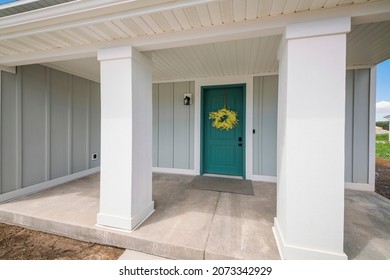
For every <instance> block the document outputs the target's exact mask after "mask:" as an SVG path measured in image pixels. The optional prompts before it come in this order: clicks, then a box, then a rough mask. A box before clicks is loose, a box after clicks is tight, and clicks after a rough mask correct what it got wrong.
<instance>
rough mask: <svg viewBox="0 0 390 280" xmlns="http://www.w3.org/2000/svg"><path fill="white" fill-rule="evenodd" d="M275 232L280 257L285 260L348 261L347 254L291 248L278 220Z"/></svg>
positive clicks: (275, 222) (275, 220) (275, 221)
mask: <svg viewBox="0 0 390 280" xmlns="http://www.w3.org/2000/svg"><path fill="white" fill-rule="evenodd" d="M272 231H273V232H274V236H275V240H276V244H277V246H278V250H279V254H280V257H281V258H282V259H283V260H347V259H348V257H347V255H346V254H345V253H334V252H324V251H319V250H314V249H310V248H304V247H297V246H291V245H288V244H286V242H285V241H284V238H283V233H282V232H281V230H280V227H279V223H278V220H277V218H275V219H274V226H273V227H272Z"/></svg>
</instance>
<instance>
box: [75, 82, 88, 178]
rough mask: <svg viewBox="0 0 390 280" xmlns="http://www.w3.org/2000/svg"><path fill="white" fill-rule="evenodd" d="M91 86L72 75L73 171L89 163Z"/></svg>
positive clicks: (81, 168) (82, 168) (83, 167)
mask: <svg viewBox="0 0 390 280" xmlns="http://www.w3.org/2000/svg"><path fill="white" fill-rule="evenodd" d="M88 91H89V88H88V81H87V80H85V79H83V78H80V77H76V76H72V128H73V129H72V172H73V173H76V172H79V171H82V170H85V169H88V165H89V148H88V146H89V141H87V139H88V134H89V133H88V131H89V127H88V120H89V104H88V103H89V93H88Z"/></svg>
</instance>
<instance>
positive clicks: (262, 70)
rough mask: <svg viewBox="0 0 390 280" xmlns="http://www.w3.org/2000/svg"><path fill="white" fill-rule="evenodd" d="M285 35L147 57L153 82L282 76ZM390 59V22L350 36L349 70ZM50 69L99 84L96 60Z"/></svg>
mask: <svg viewBox="0 0 390 280" xmlns="http://www.w3.org/2000/svg"><path fill="white" fill-rule="evenodd" d="M280 40H281V35H274V36H267V37H259V38H251V39H242V40H234V41H227V42H217V43H209V44H203V45H194V46H188V47H179V48H171V49H163V50H155V51H147V52H144V54H145V55H146V56H147V57H149V58H150V59H151V60H152V62H153V80H154V81H169V80H186V79H195V78H206V77H211V76H226V75H228V76H233V75H252V74H255V75H256V74H259V75H260V74H272V73H277V72H278V61H277V51H278V47H279V43H280ZM388 58H390V21H386V22H376V23H368V24H360V25H356V26H353V27H352V31H351V32H350V33H349V34H348V36H347V67H350V68H353V67H367V66H371V65H375V64H377V63H379V62H381V61H383V60H386V59H388ZM45 65H47V66H49V67H53V68H56V69H58V70H62V71H66V72H70V73H73V74H75V75H79V76H83V77H85V78H88V79H92V80H95V81H99V79H100V77H99V62H98V61H97V60H96V57H92V58H84V59H77V60H68V61H58V62H51V63H46V64H45Z"/></svg>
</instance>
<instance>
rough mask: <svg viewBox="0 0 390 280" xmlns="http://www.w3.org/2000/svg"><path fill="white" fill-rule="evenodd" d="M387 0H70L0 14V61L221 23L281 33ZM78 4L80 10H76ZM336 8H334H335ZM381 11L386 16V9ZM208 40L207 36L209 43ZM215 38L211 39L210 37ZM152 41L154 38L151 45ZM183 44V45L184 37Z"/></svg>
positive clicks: (89, 50) (136, 41) (84, 52)
mask: <svg viewBox="0 0 390 280" xmlns="http://www.w3.org/2000/svg"><path fill="white" fill-rule="evenodd" d="M57 1H59V2H64V1H62V0H57ZM386 1H387V0H385V1H383V0H354V1H351V0H288V1H287V0H223V1H221V0H218V1H209V0H189V1H172V0H158V1H149V0H144V1H125V0H123V1H119V0H114V1H108V0H99V1H70V2H68V3H62V4H61V5H54V6H50V7H45V8H43V9H36V10H32V11H29V12H21V13H19V14H15V15H11V16H4V17H0V64H2V65H5V66H13V65H18V64H19V65H20V64H23V63H25V64H26V63H27V64H28V63H37V62H42V61H43V60H45V59H46V60H47V61H53V60H61V59H58V58H53V57H54V54H57V53H58V51H61V53H62V54H64V53H67V54H69V55H75V54H76V53H79V54H80V55H79V57H87V56H91V55H92V54H93V53H94V52H95V53H96V50H98V49H99V48H102V47H107V46H113V45H121V44H122V45H123V44H131V45H133V46H136V47H138V48H140V45H142V44H144V45H145V44H149V47H146V48H145V47H144V48H141V50H146V49H148V50H153V49H158V48H161V44H160V43H159V38H162V37H164V36H166V35H169V34H176V33H177V34H178V35H175V36H174V39H172V37H170V38H171V39H172V40H180V39H178V37H177V36H179V37H182V38H186V37H185V36H186V35H188V34H194V33H196V32H198V33H199V32H202V36H207V35H205V34H206V33H209V32H211V31H215V30H221V28H223V27H225V29H224V31H225V33H226V32H229V31H227V30H226V28H227V27H229V29H230V30H232V29H234V28H237V26H245V27H246V28H248V26H250V28H251V29H252V31H253V32H254V30H256V29H257V31H259V30H260V29H261V28H263V26H267V25H268V24H269V27H268V29H267V30H268V34H262V36H264V35H276V34H280V33H281V32H282V29H281V28H282V26H283V25H284V24H286V23H287V22H294V21H299V20H302V18H304V17H307V18H310V17H311V18H312V19H313V17H314V18H315V19H320V18H324V17H329V13H327V11H329V12H331V13H330V14H332V15H334V16H345V14H349V10H348V9H350V8H354V13H356V14H358V15H364V13H363V12H362V10H363V9H362V8H361V9H355V8H359V7H366V8H367V9H368V10H370V9H373V7H374V8H376V9H377V10H378V9H379V8H380V7H379V6H373V4H375V3H379V4H380V3H385V2H386ZM37 2H39V3H41V2H42V3H43V2H45V1H43V0H42V1H37ZM387 2H388V1H387ZM388 4H390V3H388ZM31 5H32V4H31ZM384 5H385V4H384ZM79 6H80V7H82V9H81V8H79V9H80V10H77V8H78V7H79ZM385 6H386V5H385ZM387 6H389V7H390V5H387ZM387 6H386V7H387ZM15 8H16V7H15ZM126 9H127V10H126ZM335 11H336V12H337V13H334V12H335ZM383 13H388V14H389V15H390V8H388V9H387V10H385V11H383ZM386 15H387V14H386ZM276 22H278V23H276ZM235 32H236V34H235V36H236V37H234V36H232V37H233V38H232V39H243V38H252V37H255V36H254V35H253V34H249V32H245V31H243V30H236V31H235ZM246 33H247V34H246ZM179 34H181V35H179ZM226 36H227V35H226V34H225V36H224V38H223V39H221V40H220V41H226V40H227V39H226ZM246 36H247V37H246ZM237 37H240V38H237ZM212 39H213V38H209V42H211V41H212ZM216 41H217V39H214V41H213V42H216ZM146 42H147V43H146ZM153 42H157V43H155V45H153ZM193 43H194V44H196V43H195V42H193ZM203 43H205V42H202V41H199V44H203ZM156 44H157V45H160V47H159V46H156ZM183 45H186V44H185V42H184V43H183ZM168 47H172V46H168ZM168 47H167V48H168ZM51 54H53V55H51ZM64 57H65V55H64ZM68 58H70V57H68ZM73 58H76V57H73ZM34 59H35V60H34Z"/></svg>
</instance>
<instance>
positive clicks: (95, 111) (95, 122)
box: [88, 81, 100, 168]
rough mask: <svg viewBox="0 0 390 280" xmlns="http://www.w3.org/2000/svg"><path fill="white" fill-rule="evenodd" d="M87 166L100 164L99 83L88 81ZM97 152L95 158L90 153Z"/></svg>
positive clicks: (91, 166) (92, 166)
mask: <svg viewBox="0 0 390 280" xmlns="http://www.w3.org/2000/svg"><path fill="white" fill-rule="evenodd" d="M89 92H90V94H89V104H90V106H89V109H90V110H89V155H88V156H89V168H94V167H98V166H100V84H98V83H96V82H92V81H90V82H89ZM93 153H98V158H97V160H92V154H93Z"/></svg>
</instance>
